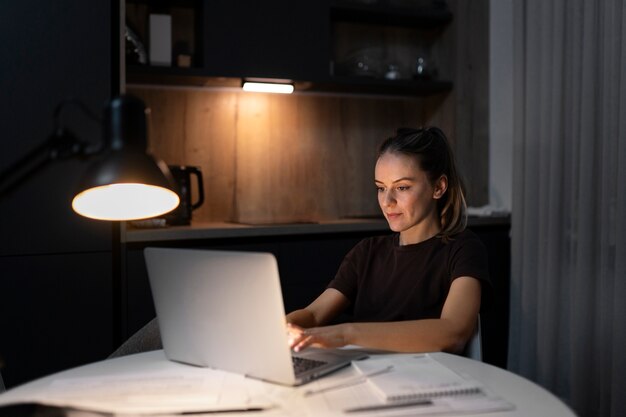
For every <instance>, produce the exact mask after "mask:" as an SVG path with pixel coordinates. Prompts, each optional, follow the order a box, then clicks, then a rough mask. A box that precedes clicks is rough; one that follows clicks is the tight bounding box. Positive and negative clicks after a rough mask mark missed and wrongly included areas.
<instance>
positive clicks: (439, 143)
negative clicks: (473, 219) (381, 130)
mask: <svg viewBox="0 0 626 417" xmlns="http://www.w3.org/2000/svg"><path fill="white" fill-rule="evenodd" d="M386 153H399V154H404V155H407V156H412V157H414V158H416V160H417V162H418V164H419V166H420V168H421V169H422V170H423V171H425V172H426V175H427V176H428V179H429V180H430V182H431V184H434V183H435V182H436V181H437V180H438V179H439V178H440V177H441V176H442V175H445V176H446V178H447V179H448V189H447V191H446V192H445V193H444V194H443V196H442V197H441V198H440V199H439V200H438V201H437V212H438V213H439V219H440V222H441V232H440V233H439V236H440V237H442V238H443V239H444V241H445V240H448V239H449V238H451V237H452V236H454V235H455V234H457V233H460V232H462V231H463V230H464V229H465V226H466V225H467V204H466V202H465V194H464V187H463V182H462V180H461V177H460V176H459V174H458V172H457V169H456V164H455V161H454V155H453V153H452V148H450V144H449V143H448V139H447V138H446V135H445V134H444V133H443V132H442V131H441V129H439V128H437V127H426V128H422V129H408V128H401V129H398V131H397V134H396V136H394V137H391V138H389V139H387V140H385V141H384V142H383V143H382V144H381V145H380V148H379V149H378V155H377V157H378V158H380V157H381V156H382V155H384V154H386Z"/></svg>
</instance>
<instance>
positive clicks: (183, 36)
mask: <svg viewBox="0 0 626 417" xmlns="http://www.w3.org/2000/svg"><path fill="white" fill-rule="evenodd" d="M367 3H369V2H357V1H351V2H332V3H331V2H328V1H315V0H301V1H295V2H294V1H288V0H271V1H258V0H245V1H237V2H232V1H227V0H213V1H209V0H204V1H201V0H195V1H194V0H187V1H185V0H168V1H159V2H155V1H152V2H151V1H147V0H129V1H128V2H127V22H128V24H129V25H130V26H132V27H134V28H137V29H136V31H137V33H138V35H139V38H140V39H143V42H144V44H149V39H147V37H148V34H149V27H148V16H149V14H151V13H166V14H170V15H171V21H172V29H171V30H172V45H173V46H172V48H173V52H172V53H173V55H174V56H173V57H172V66H171V67H151V66H149V65H137V64H136V63H135V64H133V60H132V59H130V60H129V62H130V63H129V65H128V66H127V81H128V82H129V83H131V84H132V83H152V84H165V85H167V84H185V85H200V86H227V87H237V86H239V85H240V84H241V81H242V79H245V78H272V79H286V80H293V81H295V83H296V90H299V91H327V92H338V93H345V92H348V93H357V94H381V95H404V96H423V95H431V94H438V93H445V92H448V91H450V90H451V89H452V82H451V81H448V80H447V79H446V76H447V75H449V72H448V73H446V71H442V73H441V74H437V75H435V74H434V72H432V71H431V70H432V68H434V67H435V65H433V62H434V61H438V62H437V66H438V67H439V68H445V67H447V66H450V65H451V63H450V62H446V60H445V58H444V59H441V56H449V55H450V54H439V53H438V51H440V50H446V49H450V48H453V46H454V45H446V44H445V43H443V42H441V41H440V34H441V32H442V31H443V30H445V28H446V27H447V25H448V24H449V23H450V22H451V21H452V14H451V12H450V11H449V10H448V8H447V5H446V3H445V2H442V1H433V2H432V3H426V5H425V6H422V7H418V8H415V7H414V6H406V5H397V4H395V3H396V2H389V3H385V4H375V5H369V4H367ZM364 42H366V43H369V44H371V45H369V46H371V47H368V45H366V46H364V45H363V43H364ZM177 45H178V46H177ZM181 45H182V46H181ZM433 45H434V46H435V47H434V48H433ZM422 49H424V50H425V49H427V50H428V60H429V61H428V63H427V64H428V67H425V68H426V70H425V71H424V73H419V74H418V75H420V76H418V77H415V75H416V74H417V72H416V71H417V70H416V68H417V65H418V64H417V63H416V62H417V59H418V58H419V55H420V50H422ZM181 50H182V51H187V52H185V53H188V54H189V55H191V59H190V65H189V66H188V67H180V66H179V65H180V63H179V62H178V59H177V57H178V54H179V53H180V51H181ZM364 50H367V51H365V52H364ZM433 51H434V52H433ZM361 55H364V56H361ZM422 57H424V56H423V55H422ZM364 59H365V60H370V61H372V62H369V64H368V63H367V62H365V61H364ZM186 62H188V61H186ZM184 65H187V64H184ZM363 65H365V66H368V65H369V67H368V68H366V69H365V70H364V69H363ZM375 66H376V67H378V68H376V70H375V71H374V70H373V69H374V67H375ZM422 67H424V65H422ZM368 69H369V72H368Z"/></svg>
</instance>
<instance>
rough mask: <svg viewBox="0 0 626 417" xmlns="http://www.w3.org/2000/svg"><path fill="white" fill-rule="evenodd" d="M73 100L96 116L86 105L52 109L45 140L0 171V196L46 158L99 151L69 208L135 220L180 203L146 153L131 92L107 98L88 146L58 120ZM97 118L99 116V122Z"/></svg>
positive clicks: (142, 121) (161, 166)
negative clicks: (96, 135)
mask: <svg viewBox="0 0 626 417" xmlns="http://www.w3.org/2000/svg"><path fill="white" fill-rule="evenodd" d="M68 103H74V104H77V105H78V106H79V108H80V109H81V110H83V112H85V114H87V115H88V116H90V117H91V118H93V119H96V120H98V118H97V117H96V116H94V115H93V114H92V113H91V112H90V111H89V110H88V109H87V108H86V107H85V106H84V105H82V104H81V103H79V102H75V101H66V102H63V103H61V104H60V105H59V106H57V108H56V109H55V112H54V118H55V125H56V126H55V130H54V133H53V134H52V135H51V136H50V137H49V138H48V140H47V141H46V142H44V143H43V144H41V145H40V146H38V147H37V148H35V149H34V150H33V151H31V152H30V153H28V154H27V155H25V156H24V157H23V158H22V159H21V160H19V161H17V162H16V163H14V164H13V165H12V166H10V167H9V168H8V169H7V170H5V171H4V172H2V173H1V174H0V198H1V197H2V196H4V195H5V194H8V193H9V192H10V191H11V190H12V189H13V188H15V187H16V186H17V185H19V184H20V183H21V182H22V181H24V180H25V179H26V178H27V177H30V176H32V175H33V174H35V173H36V172H37V171H39V170H40V169H41V168H43V167H44V166H45V165H47V164H48V163H49V162H51V161H54V160H57V159H64V158H69V157H92V156H95V155H100V154H103V155H101V156H100V157H99V158H98V161H96V162H95V163H94V164H92V165H91V166H90V167H89V168H88V169H87V171H86V173H85V175H84V176H83V178H82V179H81V180H80V182H79V187H78V192H77V193H76V196H75V197H74V199H73V200H72V208H73V209H74V211H75V212H76V213H78V214H80V215H82V216H85V217H89V218H92V219H98V220H138V219H145V218H149V217H154V216H158V215H161V214H164V213H167V212H169V211H171V210H173V209H175V208H176V207H177V206H178V204H179V197H178V195H177V194H176V192H175V191H173V190H175V189H176V188H175V186H174V181H173V178H172V174H171V173H170V171H169V169H168V167H167V165H166V164H165V163H164V162H163V161H160V160H157V159H155V158H154V157H153V156H152V155H150V154H149V153H148V152H147V145H148V140H147V133H146V112H147V110H146V107H145V105H144V103H143V102H142V101H141V100H140V99H138V98H136V97H133V96H131V95H121V96H119V97H116V98H114V99H113V100H111V101H110V102H109V103H108V104H107V106H106V107H105V110H104V120H103V122H102V123H103V130H104V137H103V140H102V141H101V143H99V144H98V145H97V146H96V147H91V148H90V147H89V146H88V144H87V143H85V142H83V141H81V140H79V139H78V138H77V137H76V136H75V135H73V134H72V133H71V132H70V131H69V130H68V129H66V128H65V127H64V126H62V125H61V123H60V113H61V110H62V109H63V108H64V107H65V106H66V105H67V104H68ZM98 122H100V120H98Z"/></svg>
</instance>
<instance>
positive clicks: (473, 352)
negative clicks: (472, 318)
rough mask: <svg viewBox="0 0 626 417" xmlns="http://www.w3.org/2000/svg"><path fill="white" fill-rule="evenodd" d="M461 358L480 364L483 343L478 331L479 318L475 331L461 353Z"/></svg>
mask: <svg viewBox="0 0 626 417" xmlns="http://www.w3.org/2000/svg"><path fill="white" fill-rule="evenodd" d="M463 356H465V357H466V358H470V359H474V360H477V361H480V362H482V360H483V342H482V336H481V331H480V316H478V320H477V323H476V329H475V330H474V335H473V336H472V338H471V339H470V340H469V342H468V343H467V345H466V346H465V351H464V352H463Z"/></svg>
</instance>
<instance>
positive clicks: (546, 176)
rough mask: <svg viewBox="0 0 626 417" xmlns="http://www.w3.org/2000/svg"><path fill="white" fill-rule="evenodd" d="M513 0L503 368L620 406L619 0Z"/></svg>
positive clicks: (623, 313)
mask: <svg viewBox="0 0 626 417" xmlns="http://www.w3.org/2000/svg"><path fill="white" fill-rule="evenodd" d="M514 8H515V11H514V22H515V24H514V55H515V57H514V84H515V87H514V89H515V91H514V107H515V108H514V113H515V117H514V120H515V121H514V128H515V137H514V168H513V170H514V172H513V182H514V184H513V208H512V234H511V235H512V254H511V255H512V267H511V328H510V348H509V368H510V369H511V370H512V371H514V372H517V373H519V374H521V375H523V376H526V377H528V378H529V379H532V380H534V381H536V382H538V383H539V384H541V385H543V386H544V387H546V388H547V389H549V390H550V391H552V392H553V393H554V394H556V395H557V396H559V397H561V398H562V399H563V400H564V401H565V402H566V403H568V404H569V405H570V406H571V407H572V409H573V410H574V411H575V412H576V413H577V414H579V415H581V416H614V417H618V416H620V417H621V416H626V5H624V1H623V0H604V1H602V0H520V1H516V2H515V3H514Z"/></svg>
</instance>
